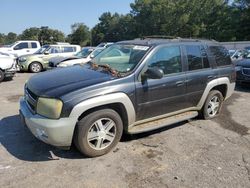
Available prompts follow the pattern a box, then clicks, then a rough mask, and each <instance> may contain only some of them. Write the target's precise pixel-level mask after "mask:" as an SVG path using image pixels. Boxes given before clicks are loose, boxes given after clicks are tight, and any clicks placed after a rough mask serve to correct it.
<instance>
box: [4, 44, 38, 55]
mask: <svg viewBox="0 0 250 188" xmlns="http://www.w3.org/2000/svg"><path fill="white" fill-rule="evenodd" d="M40 48H41V46H40V43H39V42H38V41H32V40H27V41H24V40H20V41H17V42H15V43H13V44H10V45H5V46H3V47H0V52H3V53H8V54H12V55H14V56H16V57H19V56H21V55H27V54H33V53H35V52H36V51H37V50H38V49H40Z"/></svg>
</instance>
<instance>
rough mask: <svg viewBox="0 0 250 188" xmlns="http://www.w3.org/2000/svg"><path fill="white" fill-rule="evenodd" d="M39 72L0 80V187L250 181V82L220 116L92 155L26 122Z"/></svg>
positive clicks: (133, 138)
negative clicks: (51, 140)
mask: <svg viewBox="0 0 250 188" xmlns="http://www.w3.org/2000/svg"><path fill="white" fill-rule="evenodd" d="M31 75H32V74H28V73H18V74H17V76H16V77H15V78H14V80H12V81H6V82H3V83H1V84H0V92H1V94H0V120H1V121H0V187H1V188H3V187H26V188H29V187H93V188H95V187H104V188H106V187H107V188H112V187H119V188H121V187H143V188H147V187H149V188H151V187H158V188H160V187H190V188H194V187H250V135H249V133H250V131H249V129H250V123H249V122H250V113H249V112H250V86H241V87H237V88H236V91H235V92H234V94H233V96H232V97H231V98H230V99H229V100H228V101H226V102H225V103H224V106H223V110H222V114H221V116H220V117H218V118H217V119H214V120H199V119H194V120H190V121H186V122H183V123H180V124H175V125H173V126H171V127H168V128H164V129H161V130H157V131H154V132H149V133H147V134H140V135H134V136H128V135H125V136H123V138H122V141H121V142H119V144H118V146H117V147H116V148H115V149H114V150H113V151H112V152H110V153H109V154H107V155H105V156H101V157H98V158H85V157H84V156H82V155H81V154H80V153H79V152H78V151H77V150H76V149H75V148H74V147H73V148H72V149H71V150H69V151H63V150H60V149H57V148H54V147H52V146H49V145H46V144H44V143H42V142H40V141H38V140H37V139H36V138H34V137H33V136H32V135H31V133H30V132H29V131H28V130H27V129H26V128H24V127H23V126H22V125H21V123H20V120H19V117H18V108H19V104H18V100H19V98H20V96H22V95H23V86H24V83H25V80H27V79H28V78H29V77H30V76H31Z"/></svg>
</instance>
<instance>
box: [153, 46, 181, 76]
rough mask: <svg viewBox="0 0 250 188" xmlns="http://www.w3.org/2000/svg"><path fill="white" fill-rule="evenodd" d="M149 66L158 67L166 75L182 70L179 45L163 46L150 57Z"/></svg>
mask: <svg viewBox="0 0 250 188" xmlns="http://www.w3.org/2000/svg"><path fill="white" fill-rule="evenodd" d="M148 66H149V67H158V68H160V69H162V70H163V72H164V75H167V74H172V73H178V72H181V71H182V65H181V51H180V47H179V46H171V47H163V48H160V49H159V50H157V51H156V52H155V54H154V55H153V56H152V57H151V58H150V60H149V63H148Z"/></svg>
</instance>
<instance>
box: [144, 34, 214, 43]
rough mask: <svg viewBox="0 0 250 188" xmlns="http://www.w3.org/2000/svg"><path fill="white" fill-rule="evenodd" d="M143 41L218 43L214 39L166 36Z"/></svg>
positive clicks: (152, 37) (150, 37)
mask: <svg viewBox="0 0 250 188" xmlns="http://www.w3.org/2000/svg"><path fill="white" fill-rule="evenodd" d="M141 39H142V40H143V39H170V40H171V39H172V40H178V41H179V42H198V41H212V42H218V41H216V40H214V39H204V38H181V37H176V36H165V35H151V36H143V37H142V38H141Z"/></svg>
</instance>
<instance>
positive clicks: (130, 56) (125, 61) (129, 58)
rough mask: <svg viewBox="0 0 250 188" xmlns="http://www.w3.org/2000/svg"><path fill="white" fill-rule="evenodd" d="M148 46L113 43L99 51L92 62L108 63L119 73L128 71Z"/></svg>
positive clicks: (137, 61)
mask: <svg viewBox="0 0 250 188" xmlns="http://www.w3.org/2000/svg"><path fill="white" fill-rule="evenodd" d="M148 50H149V46H141V45H132V44H115V45H112V46H110V47H108V48H107V49H105V50H103V51H102V52H100V53H99V54H98V55H97V56H96V57H95V58H94V59H93V60H92V63H95V64H97V65H108V66H109V67H110V68H112V69H114V70H117V71H118V72H119V73H128V72H130V71H132V70H133V69H134V67H135V66H136V65H137V64H138V63H139V62H140V61H141V59H142V58H143V56H144V55H145V54H146V52H147V51H148Z"/></svg>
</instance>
